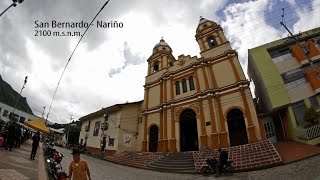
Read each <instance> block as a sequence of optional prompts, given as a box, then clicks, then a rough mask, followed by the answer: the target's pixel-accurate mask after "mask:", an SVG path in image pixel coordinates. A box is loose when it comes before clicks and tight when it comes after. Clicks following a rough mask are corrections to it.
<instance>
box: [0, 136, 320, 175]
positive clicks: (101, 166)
mask: <svg viewBox="0 0 320 180" xmlns="http://www.w3.org/2000/svg"><path fill="white" fill-rule="evenodd" d="M56 148H57V150H58V151H59V152H61V153H63V155H64V156H65V157H64V159H63V160H62V165H63V167H64V169H65V170H68V165H69V163H70V162H71V160H72V155H71V154H70V153H71V151H70V150H68V149H65V148H60V147H56ZM30 149H31V146H30V142H28V143H25V144H24V145H22V146H21V148H20V149H13V151H12V152H9V151H6V150H4V149H1V151H0V180H28V179H30V180H36V179H39V180H46V176H45V173H43V172H44V171H45V170H44V163H43V154H42V152H41V149H39V154H38V156H37V158H36V160H34V161H32V160H30V159H29V156H30ZM81 157H82V158H83V159H84V160H86V161H87V162H88V165H89V168H90V171H91V175H92V180H105V179H108V180H150V179H151V180H182V179H183V180H194V179H197V180H210V179H216V178H214V176H213V175H211V176H208V177H203V176H201V175H197V174H176V173H161V172H156V171H150V170H144V169H138V168H132V167H127V166H122V165H118V164H114V163H111V162H108V161H104V160H100V159H97V158H94V157H91V156H87V155H83V154H82V155H81ZM39 159H40V161H39ZM39 162H40V163H39ZM41 162H42V163H41ZM217 179H221V180H224V179H241V180H242V179H243V180H247V179H248V180H255V179H257V180H272V179H277V180H278V179H288V180H295V179H296V180H317V179H319V180H320V155H317V156H314V157H311V158H308V159H304V160H301V161H298V162H293V163H290V164H286V165H283V166H278V167H274V168H269V169H264V170H259V171H250V172H242V173H235V174H234V175H233V176H229V177H225V176H221V177H219V178H217Z"/></svg>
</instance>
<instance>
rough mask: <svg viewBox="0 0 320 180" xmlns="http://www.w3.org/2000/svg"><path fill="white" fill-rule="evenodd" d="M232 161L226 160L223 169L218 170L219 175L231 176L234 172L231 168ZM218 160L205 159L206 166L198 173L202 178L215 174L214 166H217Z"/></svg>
mask: <svg viewBox="0 0 320 180" xmlns="http://www.w3.org/2000/svg"><path fill="white" fill-rule="evenodd" d="M232 162H233V161H232V160H228V161H227V163H226V164H225V165H223V167H221V169H220V173H221V174H222V173H223V174H224V175H227V176H228V175H232V174H233V171H234V167H233V166H232ZM217 163H218V160H216V159H215V158H208V159H206V165H204V166H202V167H201V169H200V173H201V175H203V176H208V175H209V174H211V173H212V174H215V173H217V172H216V166H217Z"/></svg>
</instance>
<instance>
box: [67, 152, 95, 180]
mask: <svg viewBox="0 0 320 180" xmlns="http://www.w3.org/2000/svg"><path fill="white" fill-rule="evenodd" d="M71 154H72V155H73V161H72V162H71V163H70V165H69V178H70V180H91V177H90V171H89V167H88V164H87V162H86V161H84V160H82V159H81V158H80V151H79V149H77V148H73V149H72V153H71Z"/></svg>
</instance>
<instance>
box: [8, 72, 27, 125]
mask: <svg viewBox="0 0 320 180" xmlns="http://www.w3.org/2000/svg"><path fill="white" fill-rule="evenodd" d="M27 81H28V76H26V77H25V78H24V82H23V86H22V88H21V90H20V93H19V96H18V98H17V101H16V103H15V104H14V107H13V111H12V115H11V118H10V119H11V120H12V121H13V120H15V119H14V117H15V115H14V111H15V110H16V107H17V105H18V102H19V99H20V97H21V93H22V90H23V89H24V87H25V85H26V84H27Z"/></svg>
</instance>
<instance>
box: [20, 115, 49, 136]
mask: <svg viewBox="0 0 320 180" xmlns="http://www.w3.org/2000/svg"><path fill="white" fill-rule="evenodd" d="M24 124H25V125H27V126H29V127H31V128H33V129H35V130H37V131H40V132H42V133H46V134H49V132H50V130H49V128H48V127H47V125H46V124H45V123H44V120H43V119H28V121H25V122H24Z"/></svg>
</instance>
